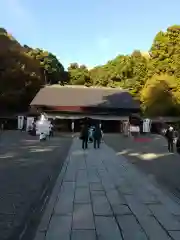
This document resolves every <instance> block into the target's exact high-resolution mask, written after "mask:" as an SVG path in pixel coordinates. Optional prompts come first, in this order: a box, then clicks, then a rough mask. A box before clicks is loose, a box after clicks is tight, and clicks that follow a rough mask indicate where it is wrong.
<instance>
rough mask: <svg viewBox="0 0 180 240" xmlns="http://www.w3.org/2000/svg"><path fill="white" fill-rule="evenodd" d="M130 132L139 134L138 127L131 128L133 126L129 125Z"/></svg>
mask: <svg viewBox="0 0 180 240" xmlns="http://www.w3.org/2000/svg"><path fill="white" fill-rule="evenodd" d="M130 132H136V133H138V132H140V127H139V126H133V125H130Z"/></svg>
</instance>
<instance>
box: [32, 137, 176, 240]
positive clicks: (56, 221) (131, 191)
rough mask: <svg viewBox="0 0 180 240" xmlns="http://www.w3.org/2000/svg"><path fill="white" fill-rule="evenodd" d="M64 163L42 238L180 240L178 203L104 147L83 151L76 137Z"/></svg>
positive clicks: (73, 239) (62, 239)
mask: <svg viewBox="0 0 180 240" xmlns="http://www.w3.org/2000/svg"><path fill="white" fill-rule="evenodd" d="M65 164H66V166H67V170H66V172H65V173H64V178H63V179H62V185H61V188H60V190H59V193H58V196H57V201H56V203H55V205H54V210H53V212H52V214H51V216H52V217H51V219H49V222H50V223H49V228H48V230H47V231H45V232H43V234H45V238H44V239H43V240H49V239H52V240H54V239H61V240H66V239H71V240H76V239H78V240H81V239H85V240H111V239H113V240H116V239H118V240H121V239H123V240H136V239H137V240H147V239H150V240H170V239H171V240H172V239H174V240H176V239H179V234H180V221H178V217H180V205H179V204H178V203H177V202H176V201H175V199H174V198H173V197H172V196H171V195H170V194H168V193H165V192H164V191H163V190H162V189H161V188H160V187H159V186H158V185H157V184H155V183H154V182H153V181H151V179H149V178H148V177H146V176H145V175H144V174H143V173H142V172H140V171H139V170H138V169H136V167H135V166H133V165H132V164H131V163H129V162H128V161H127V159H126V158H124V157H122V156H117V155H116V154H115V152H114V151H113V150H112V149H111V148H109V147H108V146H107V145H106V144H104V143H103V144H102V145H101V148H100V149H97V150H95V149H93V148H92V145H89V149H88V150H81V142H80V140H79V139H76V138H75V139H74V141H73V145H72V147H71V149H70V151H69V157H68V158H67V160H66V162H65ZM71 174H72V175H71ZM164 199H165V200H164ZM175 215H176V216H175ZM38 234H39V236H44V235H40V230H38V231H37V235H36V237H37V236H38ZM35 240H38V239H37V238H36V239H35ZM39 240H41V239H39Z"/></svg>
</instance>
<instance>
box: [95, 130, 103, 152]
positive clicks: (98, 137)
mask: <svg viewBox="0 0 180 240" xmlns="http://www.w3.org/2000/svg"><path fill="white" fill-rule="evenodd" d="M93 138H94V148H96V146H97V147H98V148H99V147H100V143H101V138H102V132H101V129H100V127H99V126H97V127H96V128H95V130H94V134H93Z"/></svg>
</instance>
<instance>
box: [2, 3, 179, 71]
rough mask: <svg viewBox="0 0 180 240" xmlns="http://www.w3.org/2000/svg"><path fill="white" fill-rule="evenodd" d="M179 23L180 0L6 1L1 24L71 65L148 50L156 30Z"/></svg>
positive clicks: (19, 36) (95, 61) (96, 63)
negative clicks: (137, 50) (136, 50)
mask: <svg viewBox="0 0 180 240" xmlns="http://www.w3.org/2000/svg"><path fill="white" fill-rule="evenodd" d="M174 24H180V0H171V1H170V0H1V15H0V26H1V27H4V28H6V29H7V30H8V31H9V32H10V33H12V35H13V36H14V37H15V38H17V40H18V41H19V42H20V43H21V44H27V45H29V46H32V47H39V48H43V49H46V50H48V51H51V52H53V53H54V54H56V55H57V56H58V58H59V60H60V61H61V62H62V64H63V65H64V66H65V67H67V66H68V64H69V63H72V62H78V63H80V64H85V65H87V66H88V67H90V68H91V67H93V66H95V65H99V64H104V63H106V62H107V61H108V60H110V59H113V58H114V57H115V56H116V55H118V54H127V53H131V52H132V51H133V50H134V49H140V50H142V51H148V49H149V48H150V46H151V44H152V41H153V38H154V36H155V35H156V33H157V32H158V31H160V30H165V29H166V28H167V27H168V26H170V25H174Z"/></svg>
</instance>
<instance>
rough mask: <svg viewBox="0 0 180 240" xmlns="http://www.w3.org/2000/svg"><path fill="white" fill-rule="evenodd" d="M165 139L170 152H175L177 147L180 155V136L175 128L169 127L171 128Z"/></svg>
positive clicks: (166, 132) (167, 131)
mask: <svg viewBox="0 0 180 240" xmlns="http://www.w3.org/2000/svg"><path fill="white" fill-rule="evenodd" d="M165 137H166V139H167V142H168V151H169V152H174V145H175V146H176V151H177V153H179V154H180V134H176V131H174V128H173V127H172V126H169V128H168V129H167V130H166V131H165Z"/></svg>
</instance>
